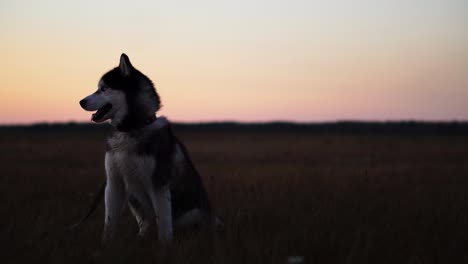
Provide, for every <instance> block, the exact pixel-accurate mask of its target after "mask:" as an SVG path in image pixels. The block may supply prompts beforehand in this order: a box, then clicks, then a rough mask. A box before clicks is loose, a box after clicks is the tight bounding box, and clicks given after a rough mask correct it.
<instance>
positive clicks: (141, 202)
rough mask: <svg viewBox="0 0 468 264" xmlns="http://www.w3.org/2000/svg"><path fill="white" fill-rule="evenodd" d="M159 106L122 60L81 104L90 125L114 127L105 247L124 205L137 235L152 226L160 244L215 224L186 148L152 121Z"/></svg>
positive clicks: (164, 123)
mask: <svg viewBox="0 0 468 264" xmlns="http://www.w3.org/2000/svg"><path fill="white" fill-rule="evenodd" d="M160 104H161V102H160V98H159V96H158V94H157V92H156V90H155V88H154V85H153V83H152V82H151V80H150V79H149V78H148V77H146V76H145V75H144V74H142V73H141V72H140V71H138V70H137V69H135V68H134V67H133V66H132V64H131V63H130V60H129V58H128V56H127V55H125V54H122V55H121V57H120V64H119V66H118V67H116V68H114V69H112V70H110V71H109V72H107V73H106V74H104V75H103V76H102V78H101V80H100V81H99V83H98V90H97V91H96V92H95V93H93V94H91V95H89V96H87V97H86V98H84V99H83V100H81V101H80V105H81V107H83V109H85V110H87V111H96V113H94V114H93V115H92V120H93V121H94V122H99V123H100V122H104V121H106V120H110V123H111V125H112V126H113V127H114V133H113V134H112V136H110V137H109V138H108V140H107V150H106V154H105V169H106V186H105V192H104V200H105V220H104V231H103V236H102V239H103V241H104V242H106V241H109V240H111V239H112V238H113V237H114V236H115V233H116V227H117V223H118V220H119V217H120V215H121V212H122V209H123V207H124V205H125V204H126V203H127V202H128V205H129V207H130V210H131V212H132V214H133V215H134V216H135V218H136V220H137V223H138V226H139V235H141V236H144V235H145V234H146V233H147V231H148V229H149V227H150V226H151V224H153V223H157V227H158V228H157V229H158V234H159V240H160V241H164V242H170V241H171V240H172V237H173V230H174V228H177V227H186V226H191V225H216V224H219V223H220V222H219V220H218V219H217V218H216V217H213V216H212V213H211V206H210V203H209V200H208V196H207V193H206V191H205V188H204V187H203V184H202V181H201V178H200V176H199V174H198V172H197V170H196V169H195V166H194V165H193V163H192V161H191V159H190V157H189V155H188V153H187V150H186V148H185V146H184V145H183V144H182V143H181V142H180V140H178V139H177V138H176V137H175V136H174V135H173V133H172V129H171V126H170V123H169V121H168V120H167V119H166V118H164V117H159V118H156V116H155V112H157V111H158V110H159V108H160Z"/></svg>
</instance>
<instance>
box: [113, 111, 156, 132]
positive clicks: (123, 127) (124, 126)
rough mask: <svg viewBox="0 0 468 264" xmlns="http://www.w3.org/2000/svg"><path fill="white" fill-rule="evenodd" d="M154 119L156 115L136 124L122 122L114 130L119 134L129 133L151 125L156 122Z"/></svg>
mask: <svg viewBox="0 0 468 264" xmlns="http://www.w3.org/2000/svg"><path fill="white" fill-rule="evenodd" d="M156 119H157V118H156V115H152V116H150V117H148V118H146V119H145V120H143V121H142V122H138V123H133V124H128V122H122V123H121V124H119V125H117V126H116V127H115V129H116V130H117V131H120V132H131V131H135V130H138V129H142V128H144V127H145V126H148V125H151V124H152V123H153V122H154V121H156Z"/></svg>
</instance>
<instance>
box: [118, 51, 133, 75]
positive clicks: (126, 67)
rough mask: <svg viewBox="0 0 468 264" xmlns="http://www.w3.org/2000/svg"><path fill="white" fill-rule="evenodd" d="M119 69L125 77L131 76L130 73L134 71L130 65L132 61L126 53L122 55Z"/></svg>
mask: <svg viewBox="0 0 468 264" xmlns="http://www.w3.org/2000/svg"><path fill="white" fill-rule="evenodd" d="M119 69H120V72H121V73H122V75H123V76H129V75H130V72H131V71H132V69H133V66H132V64H131V63H130V59H129V58H128V56H127V55H126V54H125V53H122V55H120V63H119Z"/></svg>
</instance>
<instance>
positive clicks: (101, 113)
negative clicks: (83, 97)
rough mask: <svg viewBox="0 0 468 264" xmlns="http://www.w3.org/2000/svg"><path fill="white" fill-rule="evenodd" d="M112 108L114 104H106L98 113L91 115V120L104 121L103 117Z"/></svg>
mask: <svg viewBox="0 0 468 264" xmlns="http://www.w3.org/2000/svg"><path fill="white" fill-rule="evenodd" d="M111 109H112V104H110V103H109V104H105V105H104V106H103V107H101V108H99V109H98V110H97V111H96V113H94V114H93V115H92V116H91V120H92V121H94V122H102V121H104V119H103V117H104V116H105V115H106V114H107V112H109V111H110V110H111Z"/></svg>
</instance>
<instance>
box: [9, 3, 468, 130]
mask: <svg viewBox="0 0 468 264" xmlns="http://www.w3.org/2000/svg"><path fill="white" fill-rule="evenodd" d="M0 32H1V34H0V55H1V58H2V63H1V64H0V81H1V85H0V98H1V103H0V123H1V124H13V123H33V122H44V121H45V122H62V121H80V122H81V121H88V120H89V119H90V113H89V112H85V111H83V110H82V109H81V108H80V106H79V104H78V101H79V100H80V99H81V98H83V97H85V96H86V95H88V94H90V93H92V92H94V91H95V90H96V87H97V82H98V80H99V78H100V77H101V75H102V74H103V73H105V72H106V71H107V70H109V69H111V68H112V67H115V66H117V64H118V59H119V56H120V54H121V53H122V52H125V53H126V54H128V55H129V57H130V59H131V61H132V63H133V65H134V66H135V67H136V68H138V69H139V70H140V71H142V72H143V73H145V74H146V75H147V76H148V77H150V78H151V79H152V80H153V81H154V83H155V84H156V87H157V90H158V92H159V94H160V96H161V98H162V101H163V105H164V106H163V109H162V111H161V112H160V113H161V114H164V115H166V116H168V117H169V118H170V119H172V120H174V121H221V120H235V121H272V120H290V121H335V120H350V119H352V120H402V119H404V120H408V119H412V120H468V2H467V1H466V0H445V1H444V0H440V1H434V0H425V1H419V0H393V1H390V0H388V1H376V0H362V1H356V0H354V1H351V0H349V1H326V0H322V1H312V0H309V1H272V0H269V1H247V0H237V1H203V0H198V1H136V0H133V1H128V0H127V1H116V0H112V1H88V0H85V1H60V0H48V1H22V0H0Z"/></svg>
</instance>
